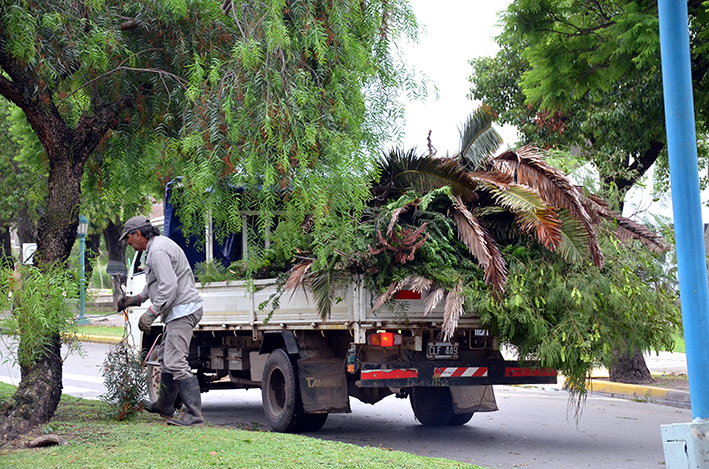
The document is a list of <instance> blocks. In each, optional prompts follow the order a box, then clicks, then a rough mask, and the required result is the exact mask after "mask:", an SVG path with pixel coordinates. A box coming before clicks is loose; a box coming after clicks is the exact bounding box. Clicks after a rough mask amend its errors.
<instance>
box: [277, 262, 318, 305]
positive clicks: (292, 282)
mask: <svg viewBox="0 0 709 469" xmlns="http://www.w3.org/2000/svg"><path fill="white" fill-rule="evenodd" d="M312 265H313V261H306V262H301V263H300V264H296V265H294V266H293V267H292V268H291V273H290V275H289V276H288V280H286V285H285V287H284V289H285V291H288V290H292V293H291V298H293V295H294V294H295V290H296V289H297V288H298V285H303V284H304V281H305V279H306V278H307V274H308V272H309V271H310V266H312ZM303 290H305V286H304V285H303Z"/></svg>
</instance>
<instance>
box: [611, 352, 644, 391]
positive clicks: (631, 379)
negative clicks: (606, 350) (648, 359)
mask: <svg viewBox="0 0 709 469" xmlns="http://www.w3.org/2000/svg"><path fill="white" fill-rule="evenodd" d="M614 354H615V356H616V358H617V359H618V363H616V365H615V366H614V367H612V368H611V369H610V370H609V378H610V380H611V381H615V382H617V383H627V384H649V383H652V382H653V379H652V375H651V374H650V370H649V369H648V367H647V364H646V363H645V357H643V354H642V353H640V351H639V350H638V349H635V350H633V354H632V356H631V354H630V352H628V351H625V352H624V353H620V352H614Z"/></svg>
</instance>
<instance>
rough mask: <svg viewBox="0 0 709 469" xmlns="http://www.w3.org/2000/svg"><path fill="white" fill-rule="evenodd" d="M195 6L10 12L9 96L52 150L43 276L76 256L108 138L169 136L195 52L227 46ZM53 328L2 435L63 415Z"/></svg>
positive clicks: (40, 258)
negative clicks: (114, 133)
mask: <svg viewBox="0 0 709 469" xmlns="http://www.w3.org/2000/svg"><path fill="white" fill-rule="evenodd" d="M189 6H190V7H189V8H188V5H187V4H186V3H183V2H164V3H163V2H160V1H155V2H143V3H139V4H137V3H128V2H126V3H122V2H105V3H104V2H91V3H84V2H81V1H68V0H67V1H60V2H56V1H52V2H26V1H17V2H11V3H8V2H5V3H3V4H2V5H0V43H2V47H1V48H0V67H1V68H2V72H3V73H2V75H0V94H2V96H4V97H5V98H6V99H7V100H9V101H10V102H12V103H13V104H15V105H16V106H17V107H18V108H19V109H21V110H22V112H23V113H24V115H25V117H26V119H27V122H29V124H30V126H31V127H32V130H33V131H34V133H35V134H36V136H37V138H38V140H39V142H40V143H41V145H42V147H43V148H44V150H45V152H46V165H47V174H48V178H47V198H46V200H45V201H44V203H43V206H42V209H43V212H42V215H41V218H40V221H39V229H38V240H37V242H38V249H37V253H36V256H35V257H36V263H37V264H38V265H39V266H40V267H41V268H42V269H44V270H46V271H49V269H50V266H53V265H56V264H63V263H64V262H65V261H66V259H67V257H68V256H69V253H70V251H71V247H72V245H73V243H74V240H75V238H76V227H77V224H78V215H79V207H80V191H81V180H82V176H83V173H84V169H85V166H86V164H87V162H88V161H90V159H91V157H92V154H93V151H94V150H95V148H96V147H97V145H99V143H100V142H101V140H102V139H103V138H105V136H106V134H107V132H108V131H109V130H110V129H113V128H117V127H118V126H119V125H120V124H126V123H132V125H141V126H147V127H149V128H150V127H152V128H155V127H157V126H158V125H159V124H162V125H163V128H164V129H165V130H164V132H168V131H169V129H170V126H171V125H173V126H174V122H175V116H176V115H177V114H176V112H177V109H176V108H175V106H176V105H177V103H178V100H179V99H178V98H179V96H180V94H181V93H182V92H183V90H184V89H183V87H182V84H183V83H185V82H186V81H185V79H184V78H180V74H183V73H184V71H185V70H186V69H187V67H188V65H189V63H191V62H192V60H193V57H194V54H195V53H199V52H200V51H203V50H204V51H205V53H206V52H207V51H211V50H214V49H215V48H216V47H217V46H218V45H219V44H223V41H220V39H221V36H220V35H221V34H223V33H224V28H223V23H222V22H221V20H222V19H224V15H223V14H222V13H221V11H219V10H218V8H216V5H214V4H211V3H199V2H195V3H190V5H189ZM18 311H19V310H18ZM46 330H47V331H48V333H50V334H52V336H51V338H50V339H51V341H50V342H51V345H50V346H48V347H46V348H45V349H43V350H46V351H47V353H46V354H45V355H44V356H42V357H41V358H39V359H38V360H37V361H36V362H34V363H33V365H32V366H31V367H28V368H25V369H23V376H22V381H21V382H20V385H19V387H18V390H17V393H16V394H15V396H13V399H12V400H11V401H10V403H9V405H8V407H7V408H6V409H5V410H4V414H3V419H2V425H1V426H0V433H1V434H4V435H7V434H14V433H17V432H22V431H25V430H27V429H28V428H29V427H31V426H32V425H35V424H37V423H41V422H44V421H46V420H48V419H49V418H51V416H52V415H53V413H54V410H55V409H56V406H57V403H58V401H59V398H60V395H61V386H62V385H61V382H62V379H61V362H60V356H59V353H58V351H59V347H57V346H56V344H58V343H59V341H60V337H59V334H58V333H56V329H52V328H49V329H46ZM21 340H24V339H21ZM22 345H23V344H22V342H21V343H20V348H22ZM38 383H42V384H43V386H38V385H37V384H38Z"/></svg>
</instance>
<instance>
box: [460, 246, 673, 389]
mask: <svg viewBox="0 0 709 469" xmlns="http://www.w3.org/2000/svg"><path fill="white" fill-rule="evenodd" d="M602 246H603V254H604V256H605V260H606V263H605V266H604V267H603V268H602V269H598V268H596V267H595V266H593V265H590V264H568V263H566V262H564V261H562V260H561V259H560V258H559V257H558V256H555V255H553V254H550V253H544V252H541V251H538V250H532V249H526V248H521V247H510V248H508V249H506V250H505V257H506V259H508V262H509V266H510V274H509V278H508V284H507V289H508V291H507V294H506V295H505V297H504V298H503V299H502V300H501V301H500V302H496V301H492V300H491V299H490V298H482V299H481V301H477V302H474V303H473V304H471V306H472V307H473V308H475V310H477V311H478V314H479V315H480V318H481V321H482V323H483V324H484V325H485V326H486V327H488V328H490V330H491V332H492V333H493V334H494V335H495V336H496V337H498V338H500V339H501V340H502V341H503V342H505V343H508V344H510V345H513V346H514V347H515V348H516V349H517V350H518V351H519V354H520V356H521V357H523V358H533V359H537V360H540V361H541V363H542V365H543V366H548V367H552V368H555V369H557V370H558V371H559V372H560V373H561V374H563V375H564V376H565V377H566V379H567V385H568V386H569V388H570V389H571V390H572V391H575V392H585V379H586V378H587V377H588V376H589V375H590V373H591V371H592V370H593V368H594V367H598V366H605V367H608V368H611V367H612V366H614V365H615V363H616V356H615V355H614V354H613V351H616V350H626V349H628V350H633V349H634V348H637V349H639V350H671V349H672V343H673V340H674V334H675V333H676V331H677V329H678V328H679V327H680V322H681V317H680V314H679V308H678V297H677V292H676V291H675V290H674V288H673V287H672V285H670V284H668V282H667V276H666V275H665V272H664V271H663V270H662V264H661V260H660V259H659V258H657V256H654V255H652V254H651V253H649V252H648V251H647V249H645V248H642V247H640V246H637V245H625V244H621V243H620V242H619V241H617V240H616V239H613V238H612V237H608V236H606V237H604V238H603V243H602Z"/></svg>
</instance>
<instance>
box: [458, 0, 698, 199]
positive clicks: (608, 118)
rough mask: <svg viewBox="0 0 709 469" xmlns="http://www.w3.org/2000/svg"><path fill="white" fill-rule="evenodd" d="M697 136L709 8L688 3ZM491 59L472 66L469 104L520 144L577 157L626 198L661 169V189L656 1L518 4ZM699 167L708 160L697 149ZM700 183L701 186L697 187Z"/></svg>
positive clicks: (664, 182) (663, 161) (524, 0)
mask: <svg viewBox="0 0 709 469" xmlns="http://www.w3.org/2000/svg"><path fill="white" fill-rule="evenodd" d="M688 7H689V22H690V29H691V31H690V37H691V38H692V39H691V48H692V66H693V75H692V77H693V87H694V96H695V102H696V103H697V104H695V106H696V108H697V130H698V132H697V133H698V135H699V136H700V139H701V136H702V135H705V134H706V133H707V130H708V129H707V123H708V122H709V120H708V119H707V117H709V115H708V114H707V109H709V107H707V106H704V105H703V104H706V103H707V102H709V80H708V79H707V71H708V69H707V67H706V66H705V65H704V64H705V63H706V61H707V55H706V51H707V48H706V47H705V44H704V43H703V42H702V41H701V40H699V39H698V38H699V37H706V36H707V35H708V34H709V32H708V31H709V29H707V24H709V23H707V21H706V19H707V9H706V6H703V5H702V2H690V4H689V5H688ZM501 25H502V27H503V32H502V34H500V36H498V38H497V42H498V43H499V44H500V46H501V50H500V51H499V52H498V54H497V55H496V56H494V57H488V58H481V59H477V60H474V61H472V62H471V63H472V66H473V73H472V75H471V77H470V80H471V82H472V88H471V97H473V98H475V99H480V100H482V101H484V102H486V103H487V104H488V105H490V106H491V108H492V109H493V111H494V112H496V113H497V114H498V115H499V117H500V120H501V121H502V122H503V123H508V124H512V125H514V126H516V127H517V128H518V129H519V131H520V133H521V135H522V138H523V142H522V143H530V142H534V143H536V144H538V145H540V146H544V147H551V146H559V147H561V148H574V149H575V150H576V151H578V152H579V155H580V156H581V158H583V160H584V161H589V162H591V163H592V164H593V165H594V166H595V168H596V169H597V170H598V172H599V173H600V176H601V181H602V183H603V186H604V187H603V189H604V190H605V189H607V188H613V190H616V191H618V193H619V194H620V195H621V196H623V195H624V194H625V192H626V191H627V190H628V189H629V188H630V187H631V186H632V185H633V184H635V183H636V182H637V181H638V180H640V179H641V178H642V176H643V175H644V174H645V172H646V171H647V170H648V169H649V168H650V167H651V166H652V165H653V163H655V162H657V163H658V164H657V171H655V177H656V181H658V183H657V184H656V188H657V189H658V190H667V189H668V188H669V186H668V174H667V167H668V163H667V154H666V150H665V148H664V147H665V144H666V143H665V142H666V137H665V128H664V111H663V109H664V106H663V93H662V80H661V70H660V68H661V67H660V53H659V27H658V16H657V2H654V1H650V0H642V1H636V0H612V1H607V2H592V3H589V2H581V1H571V2H567V1H564V0H543V1H536V0H518V1H515V2H512V3H511V4H510V6H509V8H508V9H507V11H505V12H504V13H502V15H501ZM699 156H700V166H701V167H702V168H703V167H705V165H706V156H707V152H706V150H705V149H704V145H700V155H699ZM702 184H703V185H705V184H706V178H705V177H703V178H702Z"/></svg>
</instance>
